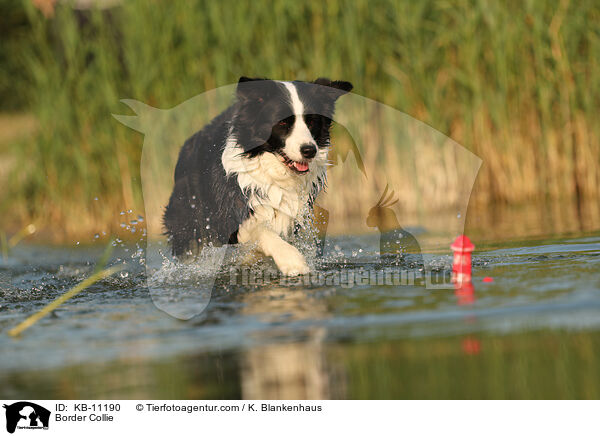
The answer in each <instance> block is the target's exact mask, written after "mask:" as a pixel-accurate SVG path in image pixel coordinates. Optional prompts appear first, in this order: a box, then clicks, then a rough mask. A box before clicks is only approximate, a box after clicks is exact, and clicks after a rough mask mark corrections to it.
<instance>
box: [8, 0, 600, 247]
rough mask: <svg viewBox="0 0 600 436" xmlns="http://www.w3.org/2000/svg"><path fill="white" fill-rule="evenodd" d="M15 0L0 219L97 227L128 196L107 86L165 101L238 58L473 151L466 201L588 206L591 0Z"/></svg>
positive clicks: (235, 66) (211, 80)
mask: <svg viewBox="0 0 600 436" xmlns="http://www.w3.org/2000/svg"><path fill="white" fill-rule="evenodd" d="M21 6H22V7H23V8H24V11H25V13H26V16H27V19H28V21H29V26H30V27H29V30H30V31H29V32H28V33H27V34H25V35H23V36H21V37H20V39H19V50H17V51H14V53H15V59H13V60H12V61H11V62H18V64H19V65H22V66H23V70H22V73H23V74H22V76H20V77H19V78H18V79H17V80H19V81H21V82H20V83H24V84H26V85H27V86H26V87H27V89H29V92H27V93H25V94H23V95H24V96H25V97H26V98H27V101H26V102H25V103H24V104H25V105H26V107H28V108H29V109H30V110H31V111H32V112H33V113H34V114H35V116H36V117H37V119H38V122H39V125H40V129H39V134H38V135H37V136H36V137H35V138H34V139H28V140H24V141H21V142H19V143H15V144H14V145H13V146H11V148H10V149H9V151H8V152H9V153H10V154H11V155H13V156H14V157H16V159H15V161H14V164H13V166H12V170H13V173H12V176H11V177H10V178H9V179H8V180H7V181H5V182H3V183H4V184H5V185H6V187H5V189H3V191H4V193H5V194H7V195H5V197H4V199H3V201H2V204H0V207H2V211H3V213H2V216H3V217H2V218H1V219H2V220H3V221H5V222H6V221H8V222H17V221H22V220H25V219H26V220H28V221H32V220H36V221H39V220H41V221H42V222H43V221H46V222H47V223H50V224H55V225H56V224H60V226H59V227H56V226H55V227H54V228H55V229H56V234H55V235H53V236H55V237H57V238H60V237H64V236H65V235H75V234H78V233H86V232H88V233H89V232H90V231H94V230H96V229H98V228H99V227H103V228H106V229H107V230H109V229H110V228H111V227H113V229H114V227H115V226H118V222H119V220H118V214H119V211H121V210H124V209H129V208H132V209H138V210H141V201H142V199H141V195H140V181H139V174H138V172H139V167H138V165H139V158H140V151H141V144H142V137H141V135H139V134H136V133H134V132H132V131H130V130H128V129H127V128H125V127H123V126H122V125H120V124H119V123H118V122H116V121H115V120H114V119H113V118H112V117H111V113H123V112H124V111H125V108H124V107H123V106H122V105H120V104H119V99H120V98H134V99H138V100H141V101H144V102H146V103H147V104H150V105H153V106H157V107H161V108H168V107H172V106H174V105H176V104H178V103H180V102H182V101H184V100H186V99H188V98H190V97H192V96H194V95H197V94H199V93H201V92H203V91H206V90H209V89H212V88H214V87H218V86H222V85H226V84H229V83H233V82H235V81H237V79H238V77H239V76H241V75H248V76H268V77H274V78H280V79H313V78H315V77H318V76H329V77H332V78H341V79H344V80H349V81H351V82H353V83H354V85H355V91H356V92H357V93H359V94H362V95H364V96H367V97H369V98H373V99H375V100H378V101H381V102H383V103H386V104H388V105H390V106H393V107H395V108H397V109H399V110H401V111H403V112H406V113H407V114H409V115H411V116H413V117H415V118H417V119H419V120H422V121H424V122H426V123H428V124H429V125H431V126H432V127H434V128H435V129H437V130H439V131H441V132H443V133H445V134H447V135H448V136H450V137H452V138H453V139H454V140H456V141H457V142H459V143H461V144H463V145H465V146H466V147H468V148H469V149H470V150H472V151H473V152H475V153H476V154H478V155H479V156H480V157H482V159H483V160H484V167H483V168H482V172H481V173H480V176H479V179H478V182H477V184H476V189H475V191H474V193H473V195H474V199H475V201H476V202H478V203H480V204H487V203H490V202H503V203H511V204H518V203H523V202H528V201H532V200H540V199H544V200H548V201H555V200H557V199H559V198H563V197H565V198H571V199H575V202H576V203H577V204H579V203H581V202H588V203H589V202H592V203H593V204H594V206H593V208H592V209H593V210H594V211H595V212H593V213H594V214H596V217H598V215H600V210H598V205H597V199H598V198H600V172H599V171H600V170H599V165H598V163H599V162H600V123H598V122H597V116H598V109H599V108H600V63H598V59H600V24H599V23H600V4H598V2H595V1H593V0H582V1H580V2H569V1H566V0H560V1H543V0H530V1H527V2H519V1H507V2H487V1H478V0H471V1H433V0H428V1H420V2H412V1H391V0H370V1H367V0H355V1H343V0H332V1H328V2H318V1H312V2H310V1H309V2H298V1H296V0H289V1H287V0H286V1H278V2H275V3H273V4H270V3H267V2H249V1H222V2H211V1H200V0H194V1H172V2H171V1H148V0H128V1H124V2H122V3H120V4H118V5H117V6H115V7H112V8H110V9H105V10H85V11H77V10H74V9H73V8H72V7H71V6H69V5H68V4H64V3H61V4H59V6H58V7H57V9H56V11H55V14H54V17H53V18H51V19H48V18H45V17H44V16H43V15H42V14H41V13H40V12H39V11H37V10H36V9H35V8H34V7H33V6H32V5H31V4H30V3H29V1H28V0H25V1H24V3H22V5H21ZM15 86H16V85H15ZM15 89H23V87H21V88H15ZM388 147H389V145H382V146H381V147H380V149H378V150H376V151H372V153H379V155H380V156H385V155H387V154H389V153H390V150H387V149H386V148H388ZM442 167H443V165H442ZM382 183H383V182H382ZM383 185H385V183H383ZM351 189H352V188H351V187H349V188H348V190H347V191H348V192H341V193H340V194H341V195H345V196H347V197H348V198H352V195H353V192H352V191H351ZM96 197H97V198H98V199H99V200H98V201H94V198H96Z"/></svg>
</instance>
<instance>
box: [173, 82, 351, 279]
mask: <svg viewBox="0 0 600 436" xmlns="http://www.w3.org/2000/svg"><path fill="white" fill-rule="evenodd" d="M351 88H352V85H351V84H349V83H348V82H331V81H329V80H328V79H317V80H316V81H315V82H314V83H306V82H275V81H271V80H265V79H248V78H245V77H243V78H241V79H240V82H239V83H238V87H237V91H236V96H235V101H234V103H233V105H232V106H230V107H229V108H227V109H226V110H225V111H224V112H223V113H221V114H220V115H219V116H217V117H216V118H215V119H213V121H212V122H211V123H210V124H208V125H207V126H205V127H204V128H203V129H202V130H200V131H199V132H197V133H196V134H194V135H193V136H192V137H191V138H189V139H188V140H187V141H186V142H185V144H184V145H183V147H182V149H181V151H180V154H179V159H178V162H177V166H176V168H175V185H174V188H173V192H172V194H171V197H170V200H169V204H168V206H167V208H166V211H165V214H164V224H165V228H166V233H167V235H168V236H169V240H170V243H171V245H172V251H173V254H174V255H176V256H182V255H185V254H186V253H189V252H195V251H197V250H198V249H200V248H201V247H202V246H204V245H208V244H214V245H221V244H227V243H229V244H234V243H238V242H240V243H255V244H256V245H257V248H258V249H259V250H260V251H262V252H263V253H264V254H266V255H267V256H272V257H273V258H274V260H275V263H276V264H277V265H278V267H279V268H280V269H281V270H282V272H284V273H285V274H302V273H306V272H308V266H307V265H306V262H305V260H304V258H303V257H302V255H301V254H300V253H299V252H298V250H297V249H296V248H295V247H293V246H292V245H290V244H289V243H288V242H286V241H285V239H286V238H288V237H289V236H290V235H291V233H292V232H293V230H294V225H295V223H296V222H297V220H298V219H299V218H300V215H301V214H302V213H303V212H304V211H306V208H307V207H308V208H310V207H312V203H313V201H314V199H315V197H316V196H317V195H318V193H319V191H320V190H321V189H322V188H323V186H324V185H325V181H326V164H327V152H328V147H329V131H330V127H331V120H332V117H333V112H334V104H335V101H336V99H337V98H338V97H339V96H341V95H343V94H344V93H345V92H348V91H349V90H350V89H351ZM299 112H301V113H299ZM282 123H283V125H282ZM303 144H304V145H305V144H314V145H315V146H316V155H315V156H314V157H312V158H310V159H304V158H303V157H302V155H301V153H300V151H299V150H300V146H302V145H303ZM281 153H283V154H285V155H286V156H289V157H290V159H291V160H292V161H302V162H303V163H308V167H309V171H308V172H307V173H305V174H298V173H296V172H295V171H293V169H290V168H288V167H287V166H286V165H285V164H284V163H282V159H283V158H281V157H280V154H281Z"/></svg>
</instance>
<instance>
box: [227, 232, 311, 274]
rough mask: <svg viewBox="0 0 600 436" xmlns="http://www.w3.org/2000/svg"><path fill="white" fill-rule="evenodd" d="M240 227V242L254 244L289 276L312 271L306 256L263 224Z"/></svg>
mask: <svg viewBox="0 0 600 436" xmlns="http://www.w3.org/2000/svg"><path fill="white" fill-rule="evenodd" d="M245 224H246V225H242V226H240V229H239V233H238V240H239V242H241V243H247V242H254V243H256V245H257V246H258V249H259V250H260V251H262V252H263V253H264V254H265V255H267V256H271V257H272V258H273V260H274V261H275V264H276V265H277V267H278V268H279V270H280V271H281V272H282V273H283V274H285V275H289V276H296V275H299V274H307V273H308V272H309V271H310V269H309V268H308V265H307V263H306V259H304V256H302V254H301V253H300V251H298V249H297V248H296V247H294V246H293V245H291V244H289V243H287V242H286V241H284V240H283V239H281V237H280V236H279V235H278V234H277V233H275V232H274V231H273V230H272V229H270V228H269V227H268V226H266V225H265V224H263V223H245Z"/></svg>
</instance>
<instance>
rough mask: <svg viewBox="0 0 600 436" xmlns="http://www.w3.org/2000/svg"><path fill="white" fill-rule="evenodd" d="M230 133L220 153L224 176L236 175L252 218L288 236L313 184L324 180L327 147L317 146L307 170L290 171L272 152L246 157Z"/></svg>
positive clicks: (302, 209)
mask: <svg viewBox="0 0 600 436" xmlns="http://www.w3.org/2000/svg"><path fill="white" fill-rule="evenodd" d="M241 152H242V150H241V148H240V147H239V146H238V145H237V143H236V141H235V138H232V137H230V138H229V139H228V141H227V144H226V146H225V149H224V151H223V155H222V159H221V161H222V164H223V168H224V169H225V172H226V174H227V175H228V176H232V177H237V181H238V184H239V186H240V188H241V189H242V191H243V192H244V194H245V195H246V198H247V199H248V205H249V206H250V208H251V209H252V210H253V211H254V219H253V220H255V221H256V222H260V223H261V224H264V225H267V226H269V227H270V228H271V229H272V230H273V231H274V232H276V233H277V234H279V235H281V236H288V235H289V234H290V233H291V231H292V230H293V227H294V222H295V221H296V220H297V219H300V218H301V216H302V215H303V214H304V212H305V210H306V207H307V204H308V200H309V196H310V194H311V191H313V190H314V187H315V186H316V187H317V188H320V187H321V186H320V184H321V183H322V182H323V181H324V180H325V169H326V161H327V150H326V149H321V150H319V152H318V155H317V156H316V158H315V159H313V160H312V161H311V162H310V164H309V172H308V174H301V175H300V174H294V173H292V172H291V171H290V170H289V169H288V168H287V167H286V166H285V165H283V164H282V162H281V161H280V160H279V158H278V157H277V156H276V155H274V154H272V153H263V154H261V155H259V156H257V157H254V158H246V157H244V156H242V154H241Z"/></svg>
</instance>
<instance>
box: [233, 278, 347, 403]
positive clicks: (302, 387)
mask: <svg viewBox="0 0 600 436" xmlns="http://www.w3.org/2000/svg"><path fill="white" fill-rule="evenodd" d="M243 303H244V308H243V312H244V314H245V315H251V316H254V317H257V318H258V319H260V320H261V321H262V322H265V323H270V324H273V325H276V324H278V325H279V328H278V329H277V330H276V331H275V332H273V333H271V334H273V335H274V336H275V338H276V337H277V336H278V335H279V336H280V337H279V341H277V340H275V341H273V343H271V344H269V345H265V346H254V347H249V348H248V349H247V350H245V351H244V352H243V353H242V371H241V376H242V397H243V398H245V399H265V400H267V399H270V400H285V399H288V400H291V399H295V400H324V399H336V398H344V397H345V396H346V380H345V375H344V370H343V369H342V368H341V365H340V364H339V363H338V362H335V361H332V360H331V359H330V358H329V357H328V354H329V353H328V352H327V349H328V346H327V342H326V337H327V329H326V328H325V327H322V326H309V327H307V328H306V329H302V331H301V332H300V331H298V332H296V334H297V335H298V338H297V339H296V340H294V341H289V342H288V341H282V340H281V338H282V337H285V336H286V335H289V334H290V333H291V332H290V331H289V330H287V328H286V324H287V323H289V322H302V321H304V322H307V323H309V322H311V321H313V320H316V319H322V318H327V317H329V316H331V315H330V308H329V307H328V305H327V304H326V303H325V302H324V301H323V300H322V299H319V298H313V297H311V296H310V295H309V294H307V293H306V292H305V290H304V289H302V288H296V289H294V288H287V287H265V288H263V289H260V290H258V291H256V292H251V293H248V294H245V295H244V298H243ZM277 342H279V343H277Z"/></svg>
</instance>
